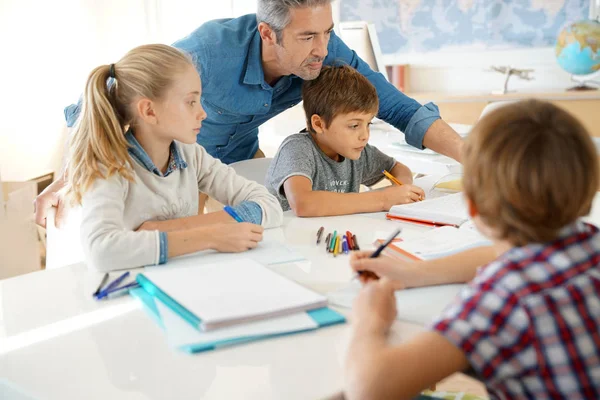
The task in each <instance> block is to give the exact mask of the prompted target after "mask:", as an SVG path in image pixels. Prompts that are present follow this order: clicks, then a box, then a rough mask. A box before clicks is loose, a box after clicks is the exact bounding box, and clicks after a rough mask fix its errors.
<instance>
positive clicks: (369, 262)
mask: <svg viewBox="0 0 600 400" xmlns="http://www.w3.org/2000/svg"><path fill="white" fill-rule="evenodd" d="M371 253H372V252H371V251H355V252H352V254H351V256H350V267H351V268H352V269H353V270H354V271H356V272H358V271H368V272H371V273H373V274H375V275H376V276H378V277H382V278H387V279H389V280H390V281H392V282H393V287H394V289H396V290H400V289H405V288H407V287H414V286H418V280H417V278H418V275H419V268H418V265H417V263H415V262H410V261H402V260H397V259H394V258H390V257H388V256H384V255H381V256H379V257H377V258H369V257H370V256H371ZM358 279H360V281H361V282H362V283H363V284H364V283H367V282H368V281H370V280H372V274H361V275H359V278H358Z"/></svg>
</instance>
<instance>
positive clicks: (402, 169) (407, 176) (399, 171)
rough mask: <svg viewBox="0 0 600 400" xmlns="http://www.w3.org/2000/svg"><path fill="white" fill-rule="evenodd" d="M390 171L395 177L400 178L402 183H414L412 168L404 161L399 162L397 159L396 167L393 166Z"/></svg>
mask: <svg viewBox="0 0 600 400" xmlns="http://www.w3.org/2000/svg"><path fill="white" fill-rule="evenodd" d="M389 172H390V174H392V175H393V176H394V177H396V178H398V180H399V181H400V182H402V184H407V183H408V184H412V182H413V176H412V172H411V170H410V168H408V167H407V166H406V165H404V164H402V163H399V162H398V161H396V164H395V165H394V168H392V170H391V171H389Z"/></svg>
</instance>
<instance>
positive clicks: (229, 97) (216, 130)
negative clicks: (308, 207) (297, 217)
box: [65, 14, 440, 164]
mask: <svg viewBox="0 0 600 400" xmlns="http://www.w3.org/2000/svg"><path fill="white" fill-rule="evenodd" d="M174 46H175V47H177V48H179V49H181V50H184V51H185V52H187V53H188V54H190V55H191V57H192V60H193V62H194V64H195V65H196V69H197V70H198V72H199V73H200V77H201V79H202V99H201V101H202V106H203V107H204V109H205V110H206V113H207V118H206V120H205V121H203V123H202V129H201V130H200V133H199V134H198V138H197V142H198V143H199V144H200V145H202V146H203V147H204V148H205V149H206V151H207V152H208V153H209V154H210V155H212V156H213V157H216V158H218V159H220V160H221V161H222V162H224V163H226V164H229V163H232V162H236V161H241V160H246V159H250V158H252V157H253V156H254V154H255V153H256V151H257V150H258V127H259V126H260V125H262V124H263V123H264V122H265V121H267V120H269V119H271V118H273V117H274V116H276V115H277V114H279V113H281V112H283V111H285V110H287V109H288V108H290V107H293V106H295V105H296V104H298V103H299V102H300V101H301V100H302V95H301V88H302V82H303V80H302V79H301V78H299V77H297V76H295V75H289V76H283V77H281V79H279V80H278V81H277V83H276V84H275V85H274V86H270V85H269V84H268V83H267V82H265V79H264V71H263V67H262V58H261V46H262V43H261V38H260V35H259V32H258V29H257V22H256V14H249V15H245V16H242V17H239V18H235V19H221V20H214V21H209V22H207V23H205V24H203V25H202V26H200V27H199V28H198V29H197V30H195V31H194V32H192V33H191V34H190V35H189V36H187V37H185V38H183V39H181V40H179V41H177V42H176V43H174ZM327 50H328V54H327V57H326V58H325V60H324V61H323V64H324V65H332V64H340V63H346V64H348V65H350V66H352V67H354V68H356V69H357V70H358V71H359V72H360V73H362V74H363V75H364V76H365V77H366V78H367V79H369V81H370V82H371V83H372V84H373V85H374V86H375V88H376V89H377V93H378V96H379V112H378V114H377V117H378V118H380V119H382V120H384V121H386V122H388V123H390V124H391V125H393V126H395V127H396V128H398V129H399V130H401V131H403V132H404V133H405V135H406V141H407V142H408V143H409V144H411V145H412V146H414V147H417V148H423V137H424V136H425V132H426V131H427V129H429V127H430V126H431V124H432V123H433V122H434V121H435V120H437V119H439V118H440V114H439V111H438V108H437V107H436V106H435V105H434V104H432V103H429V104H426V105H425V106H421V104H419V103H418V102H417V101H415V100H414V99H411V98H410V97H408V96H406V95H405V94H403V93H402V92H400V91H399V90H398V89H396V88H395V87H394V86H393V85H392V84H390V83H389V82H388V81H387V80H386V79H385V78H384V77H383V75H382V74H380V73H378V72H375V71H373V70H372V69H371V68H370V67H369V65H368V64H367V63H365V62H364V61H363V60H361V59H360V58H359V57H358V56H357V55H356V53H355V52H354V51H352V50H350V49H349V48H348V46H346V44H344V42H343V41H342V40H341V39H340V38H339V37H337V36H336V35H335V33H333V32H332V33H331V36H330V39H329V44H328V46H327ZM78 109H79V107H78V105H72V106H70V107H67V109H65V115H66V117H67V125H69V126H71V125H72V124H73V123H74V122H75V119H76V117H77V115H76V114H78V111H79V110H78Z"/></svg>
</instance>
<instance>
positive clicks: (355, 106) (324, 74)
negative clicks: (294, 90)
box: [302, 65, 379, 133]
mask: <svg viewBox="0 0 600 400" xmlns="http://www.w3.org/2000/svg"><path fill="white" fill-rule="evenodd" d="M302 100H303V101H304V104H303V105H304V113H305V114H306V127H307V128H308V131H309V132H311V133H315V131H314V129H313V127H312V123H311V120H310V119H311V117H312V116H313V115H314V114H317V115H318V116H319V117H321V118H322V119H323V121H324V122H325V127H327V128H328V127H329V125H330V124H331V121H333V119H334V118H335V117H336V116H338V115H340V114H348V113H351V112H365V113H376V112H377V110H378V109H379V98H378V97H377V90H376V89H375V86H373V85H372V84H371V82H369V80H368V79H367V78H365V77H364V76H363V75H362V74H361V73H360V72H358V71H357V70H356V69H354V68H352V67H350V66H348V65H340V66H326V67H323V69H322V70H321V74H320V75H319V76H318V77H317V78H316V79H313V80H310V81H305V82H304V85H303V86H302Z"/></svg>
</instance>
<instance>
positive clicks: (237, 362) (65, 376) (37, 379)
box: [0, 196, 600, 400]
mask: <svg viewBox="0 0 600 400" xmlns="http://www.w3.org/2000/svg"><path fill="white" fill-rule="evenodd" d="M589 220H591V221H594V222H596V223H598V222H600V198H599V197H598V196H597V197H596V201H595V206H594V209H593V212H592V214H591V216H590V217H589ZM398 225H402V226H403V228H404V230H403V232H402V236H403V237H406V238H408V237H410V236H412V235H415V234H418V233H419V232H422V231H423V230H424V229H427V228H424V227H419V226H416V225H409V224H402V223H399V222H392V221H386V220H385V219H384V216H383V214H381V213H378V214H364V215H353V216H344V217H330V218H295V217H293V216H292V215H291V214H290V213H289V212H288V213H286V217H285V223H284V226H283V228H278V229H281V232H277V233H279V234H283V235H285V239H286V242H287V244H288V245H289V246H290V247H292V248H294V249H296V250H297V251H300V252H302V254H303V255H304V256H305V257H306V258H307V259H308V260H310V265H306V264H287V265H278V266H275V267H273V269H274V270H275V271H277V272H279V273H281V274H282V275H285V276H287V277H290V278H291V279H294V280H296V281H297V282H300V283H301V284H303V285H305V286H307V287H310V288H312V289H314V290H316V291H318V292H321V293H326V292H329V291H332V290H336V289H339V288H341V287H344V286H345V285H347V284H348V282H349V280H350V277H351V272H350V269H349V268H348V265H347V263H348V256H343V255H342V256H338V257H337V258H333V257H332V256H331V255H328V254H326V253H325V251H324V248H323V245H321V246H319V247H316V245H315V234H316V231H317V229H318V228H319V227H320V226H324V227H325V228H326V229H325V232H327V231H332V230H333V229H338V230H340V229H343V230H350V231H352V232H353V233H355V234H356V235H357V236H358V239H359V243H360V245H361V248H368V247H369V246H368V244H369V243H370V242H371V241H372V239H374V236H375V234H376V233H377V232H390V231H392V230H394V228H395V227H397V226H398ZM137 271H138V272H139V271H141V270H137ZM100 278H101V274H99V273H95V272H92V271H88V270H87V268H86V267H85V265H82V264H77V265H72V266H68V267H63V268H58V269H54V270H46V271H41V272H35V273H31V274H28V275H23V276H20V277H16V278H12V279H8V280H3V281H0V397H1V396H2V394H3V393H6V392H3V390H5V391H6V390H7V389H6V388H7V385H11V386H14V387H16V388H18V390H20V391H21V393H26V394H29V395H31V397H16V398H18V399H25V398H27V399H29V398H35V399H48V400H51V399H60V400H68V399H99V400H105V399H131V400H138V399H140V400H141V399H191V398H193V399H238V398H239V399H242V398H243V399H261V400H268V399H290V400H293V399H315V398H322V397H325V396H329V395H331V394H334V393H336V392H338V391H339V390H340V389H341V388H342V385H343V382H342V363H343V358H344V355H345V350H346V347H347V343H348V339H349V326H348V325H347V324H345V325H338V326H333V327H329V328H323V329H319V330H317V331H314V332H309V333H302V334H296V335H290V336H285V337H281V338H275V339H270V340H265V341H260V342H254V343H249V344H245V345H240V346H235V347H231V348H227V349H221V350H216V351H211V352H206V353H200V354H196V355H188V354H185V353H182V352H179V351H176V350H173V349H171V348H169V347H168V345H167V342H166V339H165V337H164V335H163V333H162V331H161V330H160V329H159V328H158V326H157V325H156V324H155V323H154V322H153V321H152V320H151V319H150V318H149V317H148V316H147V315H145V313H144V311H143V310H142V309H141V306H140V305H139V304H138V303H137V302H136V301H135V300H134V299H132V298H130V297H124V298H121V299H115V300H111V301H107V302H96V301H94V300H93V299H92V297H91V293H92V292H93V291H94V290H95V288H96V286H97V285H98V282H99V281H100ZM338 311H340V312H342V313H343V314H345V315H346V316H348V315H349V310H345V309H339V310H338ZM422 329H423V328H422V327H421V326H418V325H414V324H408V323H403V322H400V321H396V322H395V323H394V325H393V328H392V333H391V337H390V340H391V341H392V342H396V341H399V340H405V339H407V338H409V337H410V336H412V335H415V334H417V333H419V332H421V331H422ZM3 385H4V386H3ZM3 388H4V389H3ZM3 400H4V399H3ZM11 400H12V399H11Z"/></svg>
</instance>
